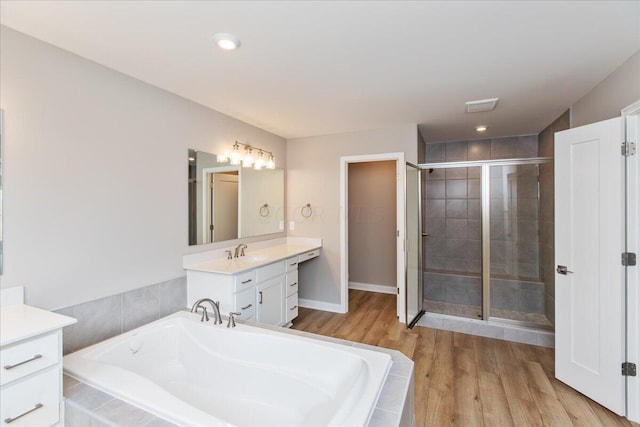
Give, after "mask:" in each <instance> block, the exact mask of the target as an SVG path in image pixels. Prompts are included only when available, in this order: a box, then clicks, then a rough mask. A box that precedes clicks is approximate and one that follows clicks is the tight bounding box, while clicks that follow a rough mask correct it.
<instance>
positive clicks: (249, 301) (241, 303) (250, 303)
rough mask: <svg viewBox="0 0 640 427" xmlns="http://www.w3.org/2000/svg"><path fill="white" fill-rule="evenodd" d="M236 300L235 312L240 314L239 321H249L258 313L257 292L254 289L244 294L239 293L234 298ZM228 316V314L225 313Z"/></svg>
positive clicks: (243, 292)
mask: <svg viewBox="0 0 640 427" xmlns="http://www.w3.org/2000/svg"><path fill="white" fill-rule="evenodd" d="M233 298H234V299H235V304H234V307H235V309H234V310H235V311H236V312H238V313H240V316H238V319H243V320H249V318H251V317H253V316H254V314H255V313H256V292H255V291H254V289H253V287H252V288H251V289H246V290H244V291H242V292H238V293H237V294H235V295H234V296H233ZM223 314H228V313H223Z"/></svg>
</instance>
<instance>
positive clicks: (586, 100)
mask: <svg viewBox="0 0 640 427" xmlns="http://www.w3.org/2000/svg"><path fill="white" fill-rule="evenodd" d="M638 100H640V51H638V52H636V53H635V54H634V55H633V56H631V57H630V58H629V59H628V60H627V61H626V62H625V63H624V64H622V65H621V66H620V67H619V68H618V69H616V70H615V71H614V72H613V73H611V74H610V75H609V76H608V77H607V78H606V79H604V80H603V81H602V82H600V83H599V84H598V85H597V86H596V87H594V88H593V89H591V91H589V93H587V94H586V95H585V96H584V97H582V98H581V99H580V100H579V101H578V102H576V103H575V104H573V106H572V107H571V127H577V126H582V125H586V124H589V123H595V122H599V121H602V120H607V119H611V118H613V117H619V116H620V110H622V109H623V108H624V107H627V106H628V105H630V104H632V103H633V102H635V101H638Z"/></svg>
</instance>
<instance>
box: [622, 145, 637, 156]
mask: <svg viewBox="0 0 640 427" xmlns="http://www.w3.org/2000/svg"><path fill="white" fill-rule="evenodd" d="M620 154H622V155H623V156H625V157H629V156H633V155H635V154H636V143H635V142H623V143H622V144H621V145H620Z"/></svg>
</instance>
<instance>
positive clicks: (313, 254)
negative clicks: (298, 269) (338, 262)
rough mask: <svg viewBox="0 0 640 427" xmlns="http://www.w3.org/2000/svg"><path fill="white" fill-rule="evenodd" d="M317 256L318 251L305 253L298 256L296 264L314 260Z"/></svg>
mask: <svg viewBox="0 0 640 427" xmlns="http://www.w3.org/2000/svg"><path fill="white" fill-rule="evenodd" d="M318 255H320V249H314V250H312V251H309V252H305V253H303V254H301V255H298V262H304V261H307V260H310V259H311V258H315V257H317V256H318Z"/></svg>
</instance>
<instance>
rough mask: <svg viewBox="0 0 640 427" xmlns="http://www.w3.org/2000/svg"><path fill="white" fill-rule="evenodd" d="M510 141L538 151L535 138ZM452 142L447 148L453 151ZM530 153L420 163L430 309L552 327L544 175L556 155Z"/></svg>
mask: <svg viewBox="0 0 640 427" xmlns="http://www.w3.org/2000/svg"><path fill="white" fill-rule="evenodd" d="M527 138H528V139H527ZM510 139H511V141H508V142H510V143H512V144H513V146H514V147H517V145H516V144H517V143H520V145H521V146H524V147H527V146H535V147H536V148H537V138H536V137H535V136H532V137H520V139H519V140H518V139H516V138H510ZM514 139H515V141H513V140H514ZM478 142H482V141H478ZM463 143H464V147H465V149H466V147H467V141H463ZM473 143H474V141H470V142H469V150H471V147H472V146H473ZM448 144H452V143H447V144H440V145H443V146H444V147H443V150H444V149H445V148H446V149H447V150H452V149H451V147H450V146H449V145H448ZM453 144H454V146H453V148H455V144H456V143H453ZM487 144H491V142H489V141H488V140H487ZM459 145H460V144H459ZM513 154H517V153H515V152H514V153H513ZM527 154H528V156H527V158H515V156H514V157H513V158H502V159H495V160H467V158H466V156H465V158H464V159H461V160H458V161H456V160H453V161H448V160H447V159H445V158H443V159H442V160H445V161H440V162H432V163H425V164H421V165H420V169H421V173H422V220H423V226H422V254H423V258H422V266H423V298H424V300H423V307H424V310H425V311H426V312H427V313H439V314H446V315H453V316H459V317H466V318H472V319H484V320H493V321H500V322H508V323H515V324H518V325H521V326H529V327H536V328H544V329H551V328H552V326H553V325H552V319H551V320H550V319H549V318H548V317H547V314H546V312H545V293H546V292H548V289H547V284H546V283H545V261H547V263H548V261H549V259H548V258H549V257H551V258H552V257H553V249H552V248H553V231H552V226H553V224H552V219H551V220H550V221H545V218H546V217H548V216H551V217H552V216H553V204H552V194H551V195H550V196H551V197H541V185H545V182H544V179H541V178H543V174H541V172H543V173H544V171H545V170H546V169H545V167H547V168H548V166H549V165H550V163H551V159H549V158H539V157H533V156H535V154H537V150H536V151H535V152H533V151H532V150H530V153H527ZM443 157H444V156H443ZM469 157H472V156H471V155H470V156H469ZM523 157H524V156H523ZM427 159H428V157H427ZM551 185H552V180H551ZM549 224H550V225H551V228H550V227H549ZM549 247H551V250H550V251H549V250H548V248H549Z"/></svg>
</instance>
